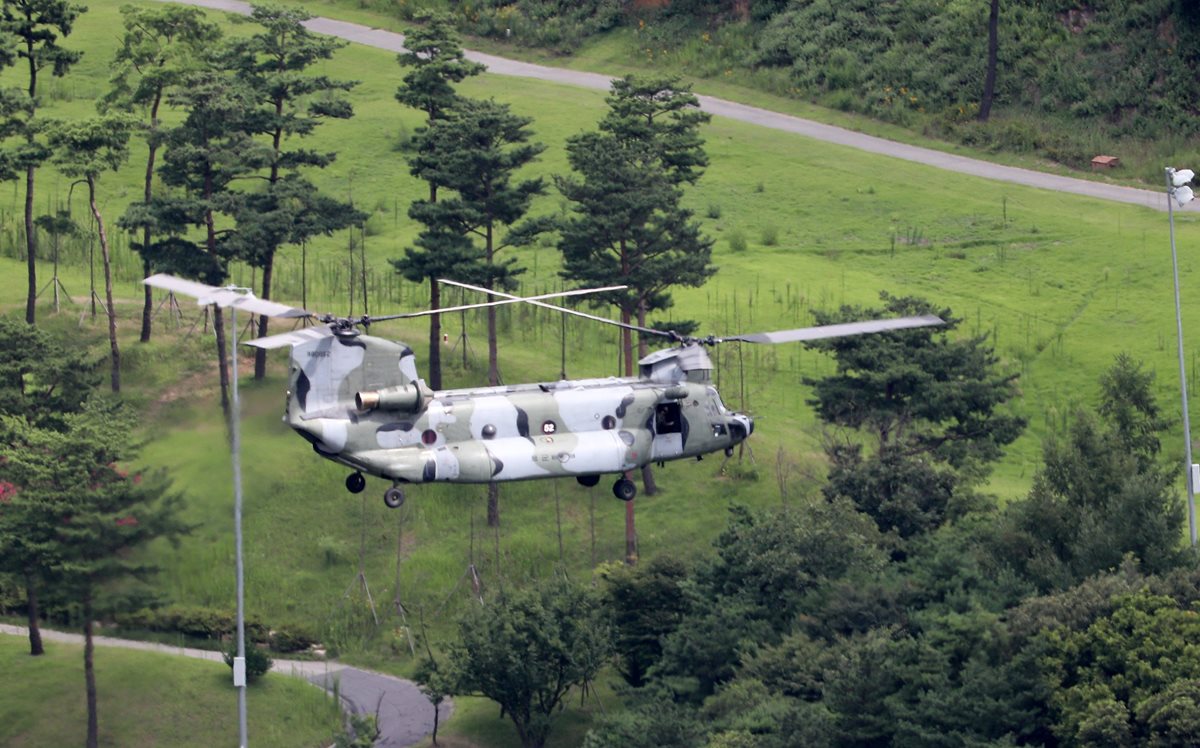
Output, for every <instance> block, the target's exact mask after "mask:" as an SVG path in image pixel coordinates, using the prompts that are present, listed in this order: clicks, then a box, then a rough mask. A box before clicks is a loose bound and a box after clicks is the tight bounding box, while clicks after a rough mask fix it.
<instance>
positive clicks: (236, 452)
mask: <svg viewBox="0 0 1200 748" xmlns="http://www.w3.org/2000/svg"><path fill="white" fill-rule="evenodd" d="M229 313H230V315H231V317H230V326H231V327H232V328H233V335H232V338H233V347H232V348H231V349H230V350H231V354H232V355H231V358H232V359H233V364H232V374H233V402H232V407H231V408H230V411H229V431H230V442H231V447H230V448H231V450H232V452H233V543H234V547H235V548H236V554H237V658H236V659H235V660H234V661H233V685H234V686H236V687H237V690H238V745H239V746H240V747H241V748H246V618H245V614H244V605H245V586H244V584H243V581H242V456H241V455H242V450H241V424H240V421H241V411H240V406H239V403H238V370H237V344H238V343H237V336H238V326H237V307H236V306H233V305H232V304H231V305H230V307H229Z"/></svg>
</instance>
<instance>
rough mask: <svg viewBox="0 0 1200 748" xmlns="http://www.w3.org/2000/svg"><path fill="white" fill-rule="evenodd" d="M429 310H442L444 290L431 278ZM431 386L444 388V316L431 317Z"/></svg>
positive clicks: (435, 315)
mask: <svg viewBox="0 0 1200 748" xmlns="http://www.w3.org/2000/svg"><path fill="white" fill-rule="evenodd" d="M429 308H430V309H441V308H442V288H441V286H439V285H438V282H437V278H434V277H433V276H432V275H431V276H429ZM429 386H430V387H431V388H433V389H434V390H440V389H441V388H442V315H440V314H431V315H429Z"/></svg>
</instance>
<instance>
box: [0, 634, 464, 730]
mask: <svg viewBox="0 0 1200 748" xmlns="http://www.w3.org/2000/svg"><path fill="white" fill-rule="evenodd" d="M0 634H10V635H13V636H23V637H28V636H29V629H27V628H25V627H24V626H10V625H8V624H0ZM42 639H43V640H45V641H48V642H62V643H66V644H78V645H80V646H82V645H83V636H82V635H81V634H71V633H67V632H64V631H53V630H51V629H42ZM93 641H94V642H95V644H96V646H97V647H122V648H124V649H140V650H143V651H147V652H160V653H162V654H170V655H176V656H181V657H192V658H195V659H198V660H211V661H215V662H223V660H222V658H221V653H220V652H213V651H210V650H207V649H192V648H190V647H173V646H170V645H168V644H157V643H155V642H142V641H134V640H132V639H114V638H112V637H109V636H97V637H94V638H93ZM271 672H273V673H282V674H284V675H291V676H295V677H298V678H304V679H306V680H308V681H310V682H312V683H314V684H316V685H317V686H319V687H321V688H324V689H326V690H327V691H332V690H333V688H334V684H335V683H337V685H338V693H339V694H340V695H341V697H342V701H344V702H345V708H346V709H347V710H350V711H354V712H357V713H359V714H375V713H376V709H377V708H378V714H379V730H380V737H379V740H377V741H375V745H376V746H380V747H381V748H404V747H405V746H410V745H416V744H417V743H419V742H421V740H423V739H424V738H425V736H426V735H428V734H429V733H431V732H433V705H432V704H430V703H429V700H428V699H426V698H425V696H424V694H422V693H421V691H420V689H418V688H417V685H416V684H415V683H413V682H412V681H409V680H405V679H403V678H397V677H395V676H392V675H384V674H382V673H374V672H371V671H369V670H361V669H359V668H356V667H350V666H349V665H343V664H341V663H340V662H336V661H333V662H329V661H326V662H318V661H314V660H275V662H274V664H273V665H272V667H271ZM453 708H454V705H453V704H451V703H450V702H449V701H446V702H443V704H442V705H441V707H439V711H440V712H441V721H442V723H443V724H445V722H446V720H447V719H448V718H449V717H450V713H451V711H452V710H453Z"/></svg>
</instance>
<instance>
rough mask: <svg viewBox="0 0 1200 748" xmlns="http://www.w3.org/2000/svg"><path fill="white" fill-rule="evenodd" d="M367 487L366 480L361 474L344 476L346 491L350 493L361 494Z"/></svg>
mask: <svg viewBox="0 0 1200 748" xmlns="http://www.w3.org/2000/svg"><path fill="white" fill-rule="evenodd" d="M366 487H367V479H366V478H364V477H363V474H362V473H350V474H349V475H347V476H346V490H347V491H349V492H350V493H362V492H363V489H364V488H366Z"/></svg>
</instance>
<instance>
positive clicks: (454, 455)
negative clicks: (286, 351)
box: [144, 274, 943, 508]
mask: <svg viewBox="0 0 1200 748" xmlns="http://www.w3.org/2000/svg"><path fill="white" fill-rule="evenodd" d="M439 282H441V283H444V284H447V285H452V286H457V287H460V288H465V289H468V290H472V291H477V292H480V293H485V294H490V295H491V296H493V297H497V298H498V300H496V301H490V302H485V303H480V304H469V305H463V306H458V307H450V308H442V309H439V310H437V313H446V312H451V311H458V310H461V309H469V308H478V307H484V306H495V305H499V304H512V303H527V304H533V305H535V306H540V307H544V308H548V309H552V310H555V311H559V312H563V313H566V314H571V315H574V316H578V317H583V318H586V319H590V320H593V321H596V322H601V323H605V324H611V325H616V326H618V327H624V328H628V329H631V330H634V331H636V332H638V333H640V334H642V335H650V336H657V337H662V338H665V339H666V340H668V341H669V342H670V344H671V346H670V347H669V348H666V349H663V350H660V351H656V352H654V353H652V354H650V355H648V356H646V357H645V358H643V359H641V360H640V361H639V362H638V365H639V368H640V370H639V374H638V376H636V377H604V378H596V379H571V380H561V381H553V382H538V383H531V384H514V385H504V386H499V387H474V388H465V389H450V390H440V391H436V392H435V391H433V390H431V389H430V388H429V387H428V386H427V385H426V384H425V381H424V380H423V379H421V378H420V376H419V375H418V372H417V366H416V357H415V356H414V354H413V351H412V349H411V348H409V347H408V346H407V345H405V344H404V343H401V342H393V341H391V340H387V339H384V338H379V337H375V336H372V335H367V334H365V333H364V332H362V330H361V329H360V328H362V329H366V328H368V327H369V326H370V325H371V324H373V323H376V322H380V321H384V320H386V319H398V318H406V317H417V316H423V315H427V314H432V313H434V312H433V311H423V312H410V313H406V314H396V315H388V316H384V317H367V316H362V317H357V318H345V317H335V316H333V315H318V314H313V313H312V312H308V311H306V310H304V309H298V308H295V307H289V306H287V305H284V304H279V303H277V302H273V301H267V300H263V299H256V298H253V297H252V296H243V295H239V294H235V293H234V292H233V291H232V290H230V289H222V288H216V287H213V286H207V285H205V284H202V283H197V282H194V281H187V280H183V279H180V278H174V277H172V276H169V275H162V274H160V275H155V276H151V277H150V278H147V279H146V280H145V281H144V283H146V284H147V285H150V286H154V287H157V288H163V289H166V290H169V291H172V292H175V293H182V294H185V295H188V296H193V297H196V298H198V299H200V301H201V303H214V301H216V300H218V299H221V298H222V297H224V298H225V299H226V301H227V303H229V304H230V305H232V306H235V307H237V308H241V309H246V310H248V311H251V312H253V313H256V314H265V315H268V316H273V317H284V318H309V319H313V320H315V321H317V322H318V323H319V324H317V325H315V326H313V327H305V328H301V329H298V330H295V331H292V332H286V333H281V334H278V335H270V336H267V337H264V338H258V339H256V340H249V341H246V342H245V345H249V346H254V347H256V348H263V349H274V348H282V347H288V346H290V347H291V349H292V351H291V371H290V375H289V377H288V389H287V405H286V408H285V410H284V416H283V420H284V422H285V423H287V424H288V425H289V426H290V427H291V428H292V429H293V430H295V431H296V433H298V434H300V436H302V437H303V438H304V439H306V440H307V441H308V442H309V443H311V444H312V447H313V450H314V451H315V452H316V453H317V454H319V455H321V456H322V457H325V458H327V459H329V460H333V461H334V462H337V463H339V464H342V465H344V466H346V467H348V468H350V470H351V471H352V472H351V473H350V474H349V475H348V476H347V477H346V488H347V490H349V491H350V492H351V493H360V492H362V491H363V489H364V488H365V487H366V478H365V475H375V476H378V477H380V478H383V479H385V480H388V481H391V482H392V486H391V487H390V488H388V489H387V490H386V491H385V492H384V497H383V500H384V503H385V504H386V505H387V506H389V507H392V508H396V507H399V506H400V505H401V504H403V503H404V498H405V496H404V489H403V486H405V485H406V484H413V483H429V482H433V481H446V482H450V483H489V482H493V481H495V482H499V481H518V480H532V479H537V478H561V477H574V478H575V479H576V480H577V481H578V482H579V483H580V484H581V485H584V486H589V487H590V486H595V485H596V484H597V483H599V482H600V477H601V476H602V475H606V474H608V475H616V476H617V478H616V481H615V482H614V483H613V487H612V490H613V495H615V496H616V497H617V498H618V499H621V500H623V501H631V500H632V499H633V498H634V497H635V496H636V495H637V487H636V486H635V484H634V483H633V481H631V480H629V479H628V478H627V477H625V476H626V473H628V472H629V471H631V470H634V469H637V468H641V467H643V466H645V465H647V464H650V463H662V462H666V461H669V460H681V459H685V458H700V457H703V456H704V455H705V454H709V453H712V452H718V451H722V450H724V451H725V452H726V454H732V450H733V448H734V447H735V446H736V445H737V444H739V443H740V442H742V441H743V440H745V439H746V438H747V437H749V436H750V434H752V433H753V432H754V421H753V420H752V419H751V418H750V416H748V415H746V414H744V413H736V412H734V411H732V410H730V409H728V408H727V407H726V406H725V404H724V403H723V402H722V401H721V396H720V394H718V392H717V389H716V387H714V386H713V384H712V379H711V372H712V368H713V367H712V362H711V360H710V359H709V357H708V353H707V352H706V350H705V349H706V347H707V346H712V345H717V344H719V343H726V342H733V341H738V342H743V343H772V344H773V343H792V342H800V341H806V340H818V339H822V338H833V337H841V336H847V335H861V334H865V333H873V332H882V331H886V330H901V329H908V328H915V327H926V326H930V325H940V324H943V321H942V320H941V319H940V318H938V317H936V316H933V315H925V316H916V317H902V318H897V319H886V320H872V321H865V322H851V323H846V324H837V325H824V326H819V327H807V328H800V329H794V330H780V331H776V332H766V333H755V334H750V335H732V336H724V337H716V336H711V335H710V336H707V337H692V336H682V335H678V334H676V333H674V332H671V331H663V330H658V329H653V328H647V327H640V326H638V325H631V324H626V323H623V322H617V321H615V320H611V319H607V318H605V317H599V316H596V315H592V314H587V313H586V312H581V311H579V310H575V309H569V308H565V307H560V306H555V305H553V304H549V303H547V302H546V301H544V299H549V298H556V297H562V296H577V295H582V294H587V293H597V292H601V291H611V290H618V289H619V288H622V287H619V286H614V287H608V288H602V289H578V290H573V291H565V292H559V293H554V294H543V295H539V296H533V297H520V296H513V295H511V294H505V293H501V292H499V291H495V290H491V289H487V288H482V287H479V286H472V285H470V284H466V283H459V282H456V281H449V280H441V281H439ZM231 296H236V298H232V299H231V298H230V297H231Z"/></svg>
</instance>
